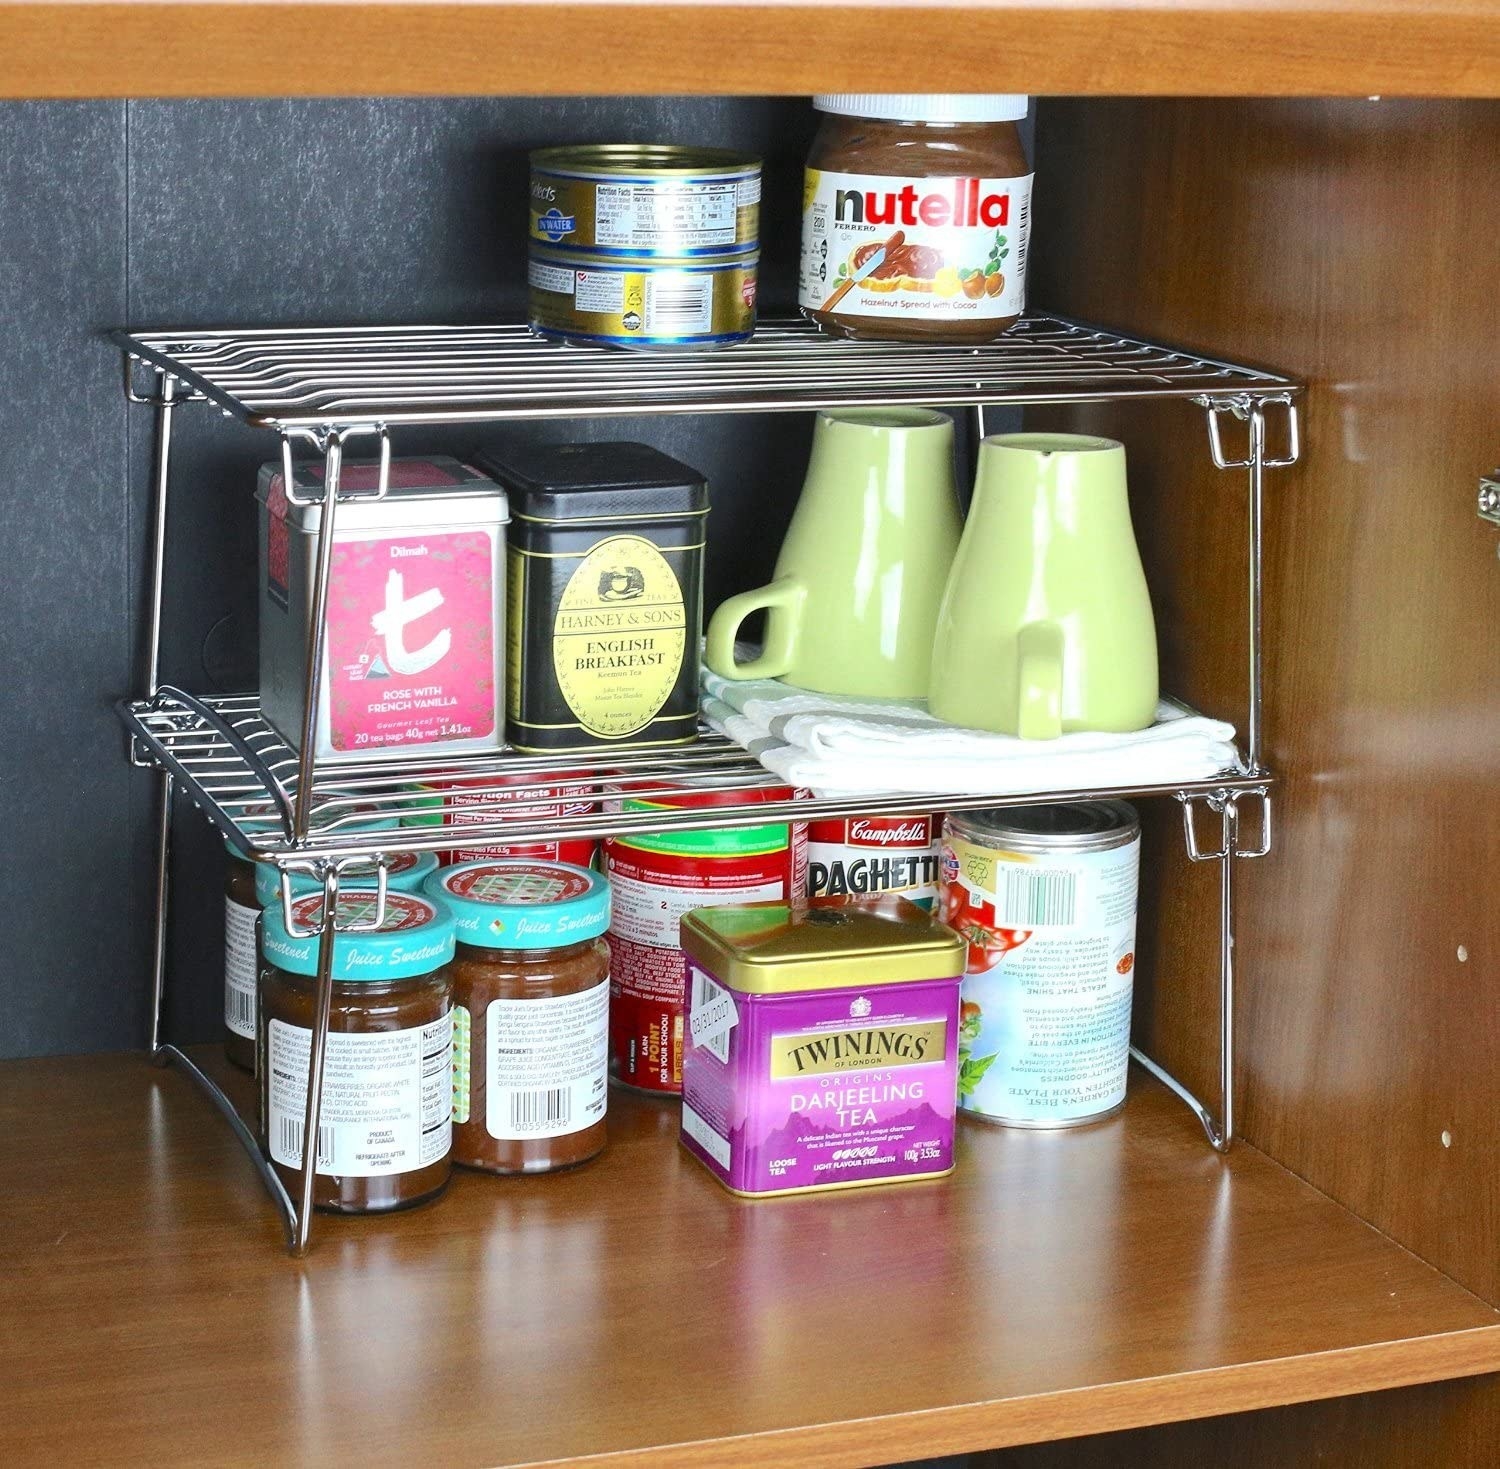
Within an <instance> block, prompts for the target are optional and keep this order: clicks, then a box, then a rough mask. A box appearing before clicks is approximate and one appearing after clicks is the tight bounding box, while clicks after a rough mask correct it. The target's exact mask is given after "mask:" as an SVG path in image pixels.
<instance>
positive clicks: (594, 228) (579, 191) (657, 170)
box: [528, 143, 760, 260]
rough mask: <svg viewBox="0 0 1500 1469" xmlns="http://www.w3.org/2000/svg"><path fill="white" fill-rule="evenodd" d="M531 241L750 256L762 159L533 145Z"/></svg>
mask: <svg viewBox="0 0 1500 1469" xmlns="http://www.w3.org/2000/svg"><path fill="white" fill-rule="evenodd" d="M528 235H529V238H530V240H531V242H532V245H533V246H536V245H542V246H547V247H551V248H556V249H560V250H566V251H569V252H573V251H578V250H582V251H585V252H587V253H589V254H592V255H600V256H613V257H615V258H617V259H632V260H642V259H653V258H663V257H665V258H668V259H674V260H685V259H692V258H695V257H699V256H709V255H740V256H745V255H753V254H754V253H755V252H756V249H757V247H758V245H759V242H760V159H758V158H752V157H750V156H749V155H748V154H744V153H731V152H729V151H728V150H726V149H722V148H692V147H686V148H685V147H678V146H674V145H672V144H664V143H598V144H592V145H586V146H583V147H566V148H539V149H537V151H536V152H534V153H533V154H532V155H531V207H530V228H529V230H528Z"/></svg>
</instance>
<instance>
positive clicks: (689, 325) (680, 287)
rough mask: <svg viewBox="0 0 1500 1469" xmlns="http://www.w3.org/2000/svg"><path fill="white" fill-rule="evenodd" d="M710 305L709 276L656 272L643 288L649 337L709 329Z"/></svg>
mask: <svg viewBox="0 0 1500 1469" xmlns="http://www.w3.org/2000/svg"><path fill="white" fill-rule="evenodd" d="M713 304H714V282H713V277H712V276H710V275H686V274H683V275H670V274H662V273H657V274H656V275H653V276H651V277H650V283H649V285H648V287H647V290H646V331H647V332H648V333H649V334H650V335H652V336H677V335H681V334H685V333H688V332H706V331H710V330H712V328H713Z"/></svg>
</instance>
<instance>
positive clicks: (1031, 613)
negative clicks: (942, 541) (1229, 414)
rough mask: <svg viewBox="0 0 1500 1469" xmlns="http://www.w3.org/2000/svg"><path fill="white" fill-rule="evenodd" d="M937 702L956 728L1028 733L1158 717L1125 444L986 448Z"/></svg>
mask: <svg viewBox="0 0 1500 1469" xmlns="http://www.w3.org/2000/svg"><path fill="white" fill-rule="evenodd" d="M929 698H930V707H931V709H932V712H933V713H934V714H936V715H937V716H938V717H939V718H940V719H945V720H947V721H948V722H949V723H950V724H959V725H965V726H967V727H969V728H971V729H987V730H995V731H997V732H999V733H1001V734H1012V735H1020V736H1021V737H1022V738H1023V739H1053V738H1055V737H1056V736H1057V735H1059V734H1062V733H1063V732H1064V731H1072V730H1086V729H1087V730H1112V731H1119V732H1123V731H1128V730H1137V729H1145V728H1146V727H1147V726H1148V725H1150V724H1151V723H1152V722H1153V721H1154V720H1155V718H1156V703H1157V660H1156V623H1155V620H1154V619H1153V617H1152V615H1151V598H1150V594H1149V593H1148V592H1147V590H1146V576H1145V572H1144V571H1143V570H1142V569H1141V557H1140V551H1139V550H1138V548H1137V546H1136V542H1135V532H1134V530H1133V529H1132V528H1131V524H1130V501H1129V498H1128V497H1127V495H1126V489H1125V449H1124V446H1123V445H1121V444H1118V443H1116V442H1115V441H1114V440H1113V439H1098V438H1091V437H1088V436H1085V435H1080V434H997V435H995V436H994V437H992V438H987V439H985V440H983V442H982V443H981V444H980V446H979V467H978V473H977V474H976V476H975V480H974V501H973V504H972V505H971V506H970V508H969V516H968V520H967V522H966V523H965V525H964V532H963V540H962V542H961V543H960V545H959V548H958V555H957V556H956V557H955V558H954V561H953V571H952V575H951V576H950V577H949V580H948V588H947V591H946V593H945V594H944V597H943V603H942V607H941V610H940V611H939V613H938V623H937V633H936V637H935V640H934V645H933V655H932V685H931V691H930V694H929Z"/></svg>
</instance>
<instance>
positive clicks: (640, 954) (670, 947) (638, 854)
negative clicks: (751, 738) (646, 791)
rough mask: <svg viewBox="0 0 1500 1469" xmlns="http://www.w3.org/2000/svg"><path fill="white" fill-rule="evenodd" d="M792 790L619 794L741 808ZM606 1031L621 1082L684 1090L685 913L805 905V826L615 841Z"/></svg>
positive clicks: (643, 801) (637, 804)
mask: <svg viewBox="0 0 1500 1469" xmlns="http://www.w3.org/2000/svg"><path fill="white" fill-rule="evenodd" d="M804 794H805V793H804V792H800V791H793V790H792V789H791V787H789V786H772V787H768V788H761V789H751V790H743V791H732V792H721V791H696V790H693V789H692V788H691V786H690V785H689V784H688V783H687V782H684V783H683V791H682V794H680V795H678V794H666V795H664V794H658V793H653V794H652V795H651V796H650V797H649V798H641V797H632V796H629V795H621V796H619V797H618V799H617V800H615V801H610V802H608V803H607V804H608V805H609V807H610V808H611V809H619V810H626V811H631V810H635V811H641V810H653V809H654V810H665V809H671V808H673V807H684V806H689V807H698V806H726V807H729V806H735V807H742V806H744V805H746V804H751V803H753V804H764V803H765V802H768V801H790V800H795V799H797V798H798V797H799V796H802V795H804ZM604 869H605V871H606V872H607V873H608V875H609V883H610V898H611V904H612V906H611V916H610V924H609V934H608V938H609V952H610V966H609V1033H610V1064H611V1072H612V1074H613V1076H614V1078H615V1080H617V1081H620V1082H623V1083H625V1084H626V1085H627V1086H633V1087H639V1088H641V1089H642V1090H644V1091H650V1092H664V1093H669V1094H679V1093H680V1092H681V1091H682V1051H683V1018H684V1015H685V1013H686V1010H687V960H686V958H685V957H684V956H683V953H682V950H681V949H680V948H679V947H678V938H679V929H680V925H681V922H682V916H683V914H685V913H691V912H692V911H693V910H694V909H695V908H719V907H723V906H724V905H725V904H728V903H795V902H801V901H802V899H803V897H804V895H805V893H806V888H807V823H806V822H792V823H790V824H788V823H785V822H768V823H767V824H765V825H763V826H738V827H716V828H713V829H711V830H708V831H668V832H655V833H652V834H650V835H642V836H631V837H629V838H624V837H609V838H607V839H606V840H605V842H604Z"/></svg>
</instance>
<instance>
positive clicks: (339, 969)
mask: <svg viewBox="0 0 1500 1469" xmlns="http://www.w3.org/2000/svg"><path fill="white" fill-rule="evenodd" d="M338 904H339V921H340V922H341V923H346V924H347V923H358V922H367V921H369V919H370V918H372V917H373V916H374V908H375V895H374V894H373V893H371V892H351V893H341V894H340V895H339V900H338ZM385 905H386V912H385V921H384V922H383V923H382V924H381V926H380V927H379V928H378V929H376V930H373V931H368V932H357V933H340V934H338V935H337V937H336V938H335V940H334V948H333V1005H332V1010H331V1012H330V1017H329V1024H328V1051H327V1055H326V1058H325V1060H324V1067H323V1105H322V1111H321V1115H320V1117H319V1119H318V1139H317V1149H318V1151H317V1176H316V1179H315V1182H314V1191H313V1203H314V1205H315V1206H316V1207H317V1208H319V1209H332V1210H336V1211H338V1212H341V1213H347V1214H365V1213H374V1212H377V1211H380V1210H384V1209H398V1208H402V1207H403V1206H405V1205H407V1204H415V1203H419V1202H420V1201H421V1200H423V1199H427V1198H431V1197H432V1196H433V1195H434V1194H436V1193H438V1192H440V1191H441V1189H442V1188H443V1186H444V1185H445V1184H446V1183H447V1182H448V1176H449V1173H450V1172H451V1169H452V1163H451V1160H450V1158H449V1150H450V1147H451V1144H452V1134H453V1014H452V1009H453V975H452V970H451V967H450V965H451V961H452V959H453V948H454V940H453V919H452V917H451V915H450V914H449V913H448V912H447V911H446V910H445V909H443V908H441V907H439V906H438V905H437V904H435V903H433V902H431V901H430V900H428V899H426V898H419V897H416V896H414V895H412V894H410V893H396V892H390V893H387V894H386V900H385ZM322 912H323V896H322V894H321V893H312V894H309V895H307V896H305V897H301V898H297V899H295V900H294V901H293V903H292V916H293V918H294V919H295V920H296V926H297V927H298V928H302V929H311V930H314V932H313V933H312V934H311V936H310V937H306V938H303V937H292V936H290V935H289V934H288V933H287V929H286V924H285V922H284V920H283V916H282V913H281V909H280V905H279V904H278V905H275V906H272V907H270V908H267V909H266V910H265V913H264V915H263V916H262V919H261V952H262V955H263V958H264V964H263V967H262V969H261V976H260V984H261V1007H260V1008H261V1028H260V1085H261V1094H260V1100H261V1120H262V1126H263V1129H264V1139H263V1141H264V1144H265V1148H266V1153H267V1155H268V1156H269V1158H270V1160H271V1163H272V1166H273V1167H274V1168H275V1169H276V1172H277V1174H278V1175H279V1176H280V1178H281V1181H282V1182H283V1183H284V1184H285V1185H286V1187H287V1189H288V1190H289V1191H290V1190H293V1189H295V1188H296V1187H297V1183H298V1174H299V1171H300V1169H301V1167H302V1129H303V1125H304V1121H305V1116H306V1108H307V1074H308V1060H309V1057H310V1055H311V1052H312V1038H313V1012H314V1005H315V992H316V989H317V978H316V976H317V971H318V942H319V940H318V935H317V932H316V930H317V928H318V926H319V925H320V924H321V922H322Z"/></svg>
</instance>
